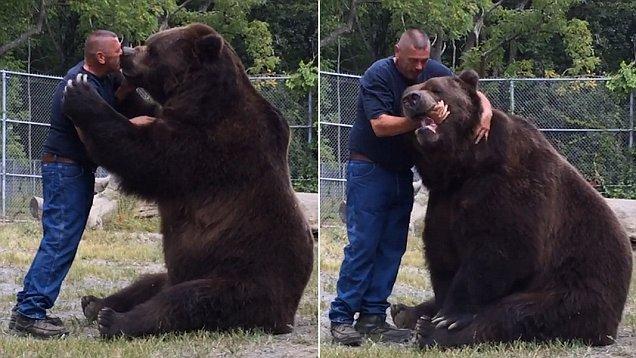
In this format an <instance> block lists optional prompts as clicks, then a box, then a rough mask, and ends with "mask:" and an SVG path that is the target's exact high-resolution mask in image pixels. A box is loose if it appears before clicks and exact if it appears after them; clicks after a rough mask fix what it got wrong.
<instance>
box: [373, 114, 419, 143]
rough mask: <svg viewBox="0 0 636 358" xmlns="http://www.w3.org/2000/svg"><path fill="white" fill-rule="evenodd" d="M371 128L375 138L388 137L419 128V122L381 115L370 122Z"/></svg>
mask: <svg viewBox="0 0 636 358" xmlns="http://www.w3.org/2000/svg"><path fill="white" fill-rule="evenodd" d="M370 122H371V128H373V132H374V133H375V135H376V136H377V137H390V136H394V135H398V134H402V133H407V132H412V131H414V130H416V129H417V128H419V127H420V125H421V124H420V122H418V121H414V120H411V119H408V118H406V117H397V116H391V115H389V114H381V115H380V116H379V117H378V118H372V119H371V120H370Z"/></svg>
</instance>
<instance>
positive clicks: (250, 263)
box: [64, 24, 313, 337]
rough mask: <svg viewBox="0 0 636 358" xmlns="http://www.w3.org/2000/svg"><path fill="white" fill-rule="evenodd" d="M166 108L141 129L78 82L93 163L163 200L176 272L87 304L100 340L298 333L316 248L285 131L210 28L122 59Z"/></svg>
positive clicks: (152, 43)
mask: <svg viewBox="0 0 636 358" xmlns="http://www.w3.org/2000/svg"><path fill="white" fill-rule="evenodd" d="M122 69H123V72H124V74H125V75H126V76H127V80H128V81H131V82H132V83H134V84H135V85H137V86H141V87H144V88H145V89H146V90H147V91H148V93H150V95H152V97H153V98H154V99H155V100H156V101H157V102H158V103H159V104H160V105H161V110H160V111H159V113H157V114H156V116H157V117H158V120H157V121H155V122H153V123H152V124H150V125H148V126H144V127H135V126H133V125H131V124H130V123H128V121H127V120H125V117H124V116H122V115H121V114H119V113H117V112H115V111H114V110H113V109H112V108H110V107H108V105H107V104H106V103H104V102H103V101H102V100H101V99H100V98H99V96H97V95H96V94H95V93H94V92H91V90H90V88H89V87H87V86H85V85H83V84H82V83H77V82H76V83H75V84H74V86H73V87H72V88H67V91H66V98H65V104H64V110H65V113H66V114H67V115H69V117H71V119H72V120H73V121H74V123H75V125H76V126H78V127H79V128H81V129H82V131H83V132H84V137H85V143H86V145H87V148H88V150H89V153H90V154H91V156H92V158H93V159H94V160H95V161H96V162H97V163H99V164H100V165H102V166H104V167H106V168H107V169H108V170H109V171H111V172H113V173H115V174H117V175H118V176H120V177H121V180H122V186H123V188H124V189H125V190H126V191H128V192H130V193H133V194H136V195H139V196H142V197H144V198H146V199H150V200H156V201H157V202H158V205H159V211H160V214H161V232H162V234H163V250H164V257H165V263H166V270H167V272H166V273H164V274H157V275H150V276H143V277H141V278H140V279H139V280H138V281H136V282H135V283H133V284H132V286H130V287H128V288H125V289H124V290H122V291H120V292H118V293H115V294H114V295H111V296H109V297H106V298H104V299H98V298H95V297H92V296H89V297H85V298H83V300H82V306H83V309H84V312H85V314H86V315H87V317H88V318H91V319H94V318H97V320H98V323H99V329H100V332H101V334H102V335H103V336H106V337H111V336H116V335H121V334H123V335H127V336H140V335H145V334H159V333H164V332H170V331H189V330H196V329H201V328H204V329H211V330H218V329H221V330H223V329H232V328H245V329H251V328H262V329H264V330H266V331H269V332H274V333H285V332H289V331H290V330H291V325H293V322H294V314H295V312H296V309H297V307H298V304H299V301H300V298H301V295H302V293H303V290H304V288H305V285H306V284H307V282H308V280H309V276H310V273H311V270H312V262H313V259H312V255H313V240H312V237H311V233H310V230H309V227H308V224H307V222H306V220H305V218H304V217H303V214H302V212H301V211H300V209H299V206H298V203H297V201H296V198H295V195H294V192H293V190H292V188H291V184H290V180H289V169H288V163H287V148H288V142H289V128H288V126H287V123H286V122H285V120H284V119H283V118H282V116H281V115H280V113H279V112H278V110H277V109H276V108H274V107H273V106H272V105H271V104H270V103H268V102H267V101H266V100H265V99H264V98H263V97H262V96H261V95H260V94H259V93H258V92H257V91H256V90H255V89H254V87H253V86H252V85H251V83H250V81H249V79H248V78H247V76H246V74H245V71H244V69H243V66H242V64H241V62H240V60H239V59H238V57H237V56H236V54H235V53H234V50H233V49H232V48H231V47H230V45H229V44H227V43H226V42H225V41H224V40H223V38H222V37H221V36H220V35H219V34H218V33H216V32H215V31H214V30H213V29H211V28H210V27H208V26H206V25H202V24H193V25H189V26H187V27H182V28H175V29H170V30H167V31H164V32H160V33H158V34H155V35H153V36H151V37H150V38H149V39H148V40H147V41H146V46H139V47H137V48H135V51H134V53H132V54H129V55H128V56H125V57H123V58H122Z"/></svg>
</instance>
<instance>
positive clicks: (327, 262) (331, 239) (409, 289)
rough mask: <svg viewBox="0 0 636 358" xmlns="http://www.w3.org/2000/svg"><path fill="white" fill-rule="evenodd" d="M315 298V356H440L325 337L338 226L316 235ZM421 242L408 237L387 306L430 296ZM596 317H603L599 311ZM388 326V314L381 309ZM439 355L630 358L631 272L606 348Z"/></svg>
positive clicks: (634, 314) (634, 302) (341, 239)
mask: <svg viewBox="0 0 636 358" xmlns="http://www.w3.org/2000/svg"><path fill="white" fill-rule="evenodd" d="M320 244H321V272H320V284H321V288H322V291H321V296H320V307H321V314H320V337H321V357H335V356H338V357H342V356H347V357H357V356H360V357H363V356H369V355H374V356H386V357H388V356H391V357H393V356H396V355H397V356H400V357H402V356H404V357H410V356H421V355H422V354H423V355H425V356H429V355H430V356H439V355H441V354H442V352H440V351H438V350H435V349H431V350H428V351H425V352H422V351H419V350H417V349H415V348H414V346H413V342H411V343H410V344H405V345H395V344H394V345H383V344H373V343H372V342H367V343H365V344H364V345H363V346H362V347H357V348H355V347H354V348H346V347H340V346H337V345H334V344H332V343H331V336H330V334H329V318H328V310H329V304H330V303H331V301H332V300H333V299H334V297H335V286H336V281H337V279H338V267H339V265H340V262H341V260H342V249H343V247H344V245H346V234H345V232H344V229H342V228H330V229H327V230H322V231H321V236H320ZM421 250H422V247H421V239H419V238H416V237H410V238H409V243H408V247H407V252H406V254H405V255H404V258H403V260H402V265H401V266H400V272H399V274H398V279H397V282H396V285H395V287H394V289H393V294H392V295H391V297H389V302H391V303H406V304H414V303H420V302H422V301H424V300H425V299H427V298H431V297H433V291H432V289H431V286H430V282H429V280H428V273H427V271H426V269H425V266H424V260H423V258H422V256H423V255H422V251H421ZM599 314H603V313H602V312H599ZM387 317H388V320H389V322H390V321H391V318H390V314H389V312H388V311H387ZM443 355H451V356H457V357H473V356H515V357H544V356H550V357H636V272H634V274H632V283H631V289H630V294H629V297H628V300H627V304H626V306H625V309H624V312H623V320H622V323H621V325H620V326H619V332H618V338H617V340H616V343H615V344H613V345H610V346H606V347H586V346H582V345H577V344H573V345H569V344H566V345H564V344H559V343H553V344H521V345H516V344H513V345H507V346H506V345H497V346H488V345H483V346H480V347H478V348H467V349H461V350H455V351H450V352H448V351H447V352H444V353H443Z"/></svg>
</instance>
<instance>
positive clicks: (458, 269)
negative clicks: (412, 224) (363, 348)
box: [391, 71, 632, 347]
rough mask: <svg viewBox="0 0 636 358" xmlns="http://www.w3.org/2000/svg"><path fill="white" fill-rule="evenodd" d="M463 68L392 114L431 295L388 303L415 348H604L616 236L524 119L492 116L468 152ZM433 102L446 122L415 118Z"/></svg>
mask: <svg viewBox="0 0 636 358" xmlns="http://www.w3.org/2000/svg"><path fill="white" fill-rule="evenodd" d="M478 80H479V78H478V76H477V74H476V73H475V72H474V71H465V72H463V73H462V74H461V75H459V76H453V77H442V78H435V79H430V80H428V81H426V82H425V83H423V84H420V85H416V86H413V87H410V88H408V89H407V90H406V91H405V93H404V96H403V110H404V114H405V115H406V116H407V117H409V118H411V119H418V120H422V122H423V125H422V127H421V128H420V129H418V130H417V131H416V133H415V136H414V137H413V142H414V145H413V148H414V150H415V151H417V156H418V160H417V168H418V171H419V173H420V175H421V177H422V181H423V184H424V185H425V186H426V187H427V188H428V189H429V191H430V197H429V202H428V208H427V212H426V217H425V226H424V247H425V249H424V251H425V258H426V262H427V265H428V269H429V272H430V276H431V281H432V286H433V291H434V294H435V297H434V299H433V300H430V301H427V302H424V303H422V304H420V305H418V306H415V307H407V306H405V305H394V306H393V307H392V309H391V314H392V316H393V319H394V321H395V322H396V324H397V325H398V326H401V327H409V328H415V326H416V324H417V328H416V330H417V334H416V335H417V340H418V343H419V345H420V347H428V346H431V345H435V344H437V345H439V346H442V347H454V346H462V345H470V344H477V343H483V342H509V341H513V340H517V339H520V340H523V341H545V340H554V339H560V340H580V341H582V342H584V343H585V344H590V345H607V344H611V343H612V342H613V341H614V339H615V338H616V331H617V326H618V324H619V322H620V320H621V313H622V311H623V307H624V305H625V300H626V297H627V293H628V289H629V283H630V278H631V273H632V255H631V248H630V244H629V241H628V238H627V235H626V233H625V231H624V229H623V228H622V227H621V225H620V224H619V222H618V220H617V219H616V217H615V215H614V213H613V212H612V211H611V209H610V208H609V207H608V206H607V204H606V203H605V201H604V199H603V198H602V197H601V196H600V195H599V194H598V193H597V192H596V191H595V190H594V189H593V188H592V187H591V186H590V185H589V184H588V183H587V182H586V181H585V179H583V177H582V176H581V175H580V174H579V172H578V171H577V170H576V169H575V168H574V167H573V166H572V165H570V164H569V163H568V162H567V161H566V160H565V159H564V158H563V157H562V156H561V155H560V154H559V153H558V152H557V151H556V150H555V149H554V148H553V147H552V145H550V143H549V142H548V141H547V140H546V138H545V137H544V136H543V135H542V134H541V132H540V131H539V130H538V129H537V128H536V127H535V126H534V125H532V124H531V123H529V122H528V121H526V120H525V119H523V118H521V117H519V116H515V115H508V114H506V113H504V112H501V111H498V110H495V111H494V113H493V118H492V125H491V130H490V136H489V138H488V140H487V141H484V140H482V141H481V142H480V143H478V144H474V140H473V134H472V133H473V130H474V129H475V128H476V126H477V125H478V123H479V114H480V111H481V107H480V101H479V98H478V97H477V95H476V94H475V91H476V87H477V82H478ZM439 100H443V101H444V102H445V103H446V104H447V105H448V107H449V110H450V116H449V117H448V118H447V119H446V120H444V121H442V122H441V123H435V122H434V121H432V120H431V119H430V118H428V117H427V116H426V113H427V111H429V110H430V109H431V108H432V106H433V105H435V103H436V102H437V101H439Z"/></svg>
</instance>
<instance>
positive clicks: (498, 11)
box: [321, 0, 636, 77]
mask: <svg viewBox="0 0 636 358" xmlns="http://www.w3.org/2000/svg"><path fill="white" fill-rule="evenodd" d="M350 4H351V2H350V1H344V0H324V1H321V36H322V38H323V39H325V38H328V37H329V36H330V35H331V34H332V33H333V32H334V31H335V30H336V29H338V28H342V27H343V26H345V25H346V24H347V20H348V19H349V14H350V13H351V9H350V8H349V6H350ZM356 10H357V11H356V16H355V21H354V24H353V26H352V27H351V29H350V31H348V32H345V33H344V34H342V35H340V36H339V37H337V40H336V41H333V42H332V43H330V44H329V45H327V46H325V47H323V49H322V59H321V61H322V63H321V68H322V69H330V70H339V71H340V72H343V73H353V74H361V73H362V72H364V70H365V69H366V68H367V67H368V66H369V65H370V64H371V63H372V62H373V61H375V60H377V59H379V58H381V57H385V56H389V55H391V54H392V53H393V49H392V48H393V44H394V43H395V42H396V40H397V38H398V36H399V34H400V33H401V32H402V31H404V30H405V29H406V28H409V27H419V28H421V29H423V30H424V31H425V32H427V33H428V34H429V35H430V37H431V40H432V41H433V51H432V54H436V53H440V52H441V60H442V62H443V63H445V64H446V65H448V66H452V67H454V69H455V70H457V69H464V68H474V69H476V70H478V72H479V73H480V75H481V76H482V77H490V76H492V77H499V76H502V75H503V76H532V77H541V76H544V74H546V73H548V74H551V73H552V74H557V73H558V74H561V75H563V74H567V75H582V74H600V73H601V71H602V70H604V69H606V68H615V69H616V68H617V67H618V62H620V61H618V62H617V61H616V59H615V57H616V56H617V55H618V54H620V55H621V56H623V57H622V58H623V59H629V57H630V56H633V54H631V52H630V49H631V47H632V46H631V42H632V38H631V36H632V35H633V33H634V28H635V27H636V20H635V19H636V18H635V17H634V16H633V14H634V11H636V5H635V3H634V2H633V1H631V2H630V1H629V0H619V1H600V0H588V1H583V0H561V1H552V0H535V1H522V0H517V1H504V2H495V1H491V0H460V1H429V0H414V1H400V0H382V1H379V2H357V7H356ZM583 10H585V11H583ZM630 15H631V16H630ZM614 19H621V20H622V23H617V22H616V21H615V20H614ZM474 33H478V34H479V36H478V38H475V37H474V36H473V35H474ZM592 34H594V36H592ZM616 38H618V39H622V40H623V41H622V42H618V41H617V40H615V39H616ZM601 41H602V42H603V43H607V44H612V46H613V47H612V48H611V50H608V49H606V48H602V47H601V46H599V45H600V43H599V42H601ZM338 45H340V46H339V47H338ZM608 63H612V64H615V65H612V66H613V67H612V66H609V65H608Z"/></svg>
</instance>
